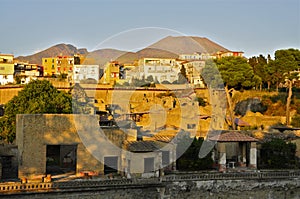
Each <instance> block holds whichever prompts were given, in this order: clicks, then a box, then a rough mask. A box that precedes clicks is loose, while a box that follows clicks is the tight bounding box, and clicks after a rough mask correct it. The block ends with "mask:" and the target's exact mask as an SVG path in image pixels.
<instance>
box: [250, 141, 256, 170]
mask: <svg viewBox="0 0 300 199" xmlns="http://www.w3.org/2000/svg"><path fill="white" fill-rule="evenodd" d="M256 153H257V152H256V142H251V146H250V165H249V167H250V168H254V169H256V168H257V164H256V162H257V157H256V156H257V154H256Z"/></svg>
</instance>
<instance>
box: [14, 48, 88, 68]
mask: <svg viewBox="0 0 300 199" xmlns="http://www.w3.org/2000/svg"><path fill="white" fill-rule="evenodd" d="M87 53H88V51H87V49H85V48H82V49H77V48H76V47H75V46H73V45H71V44H57V45H55V46H52V47H50V48H47V49H46V50H43V51H41V52H38V53H36V54H33V55H29V56H19V57H16V59H18V60H20V61H29V62H30V63H36V64H40V65H41V64H42V58H43V57H56V56H57V55H60V54H62V55H65V56H73V55H74V54H82V55H86V54H87Z"/></svg>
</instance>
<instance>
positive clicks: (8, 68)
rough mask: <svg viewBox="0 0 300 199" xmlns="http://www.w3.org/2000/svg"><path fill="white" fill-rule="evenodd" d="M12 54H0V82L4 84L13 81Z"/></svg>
mask: <svg viewBox="0 0 300 199" xmlns="http://www.w3.org/2000/svg"><path fill="white" fill-rule="evenodd" d="M13 60H14V56H13V55H10V54H0V84H1V85H5V84H8V83H13V82H14V62H13Z"/></svg>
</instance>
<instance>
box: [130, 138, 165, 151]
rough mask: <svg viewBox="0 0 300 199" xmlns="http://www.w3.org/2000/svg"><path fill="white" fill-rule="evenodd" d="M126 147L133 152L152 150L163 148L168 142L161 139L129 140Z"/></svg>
mask: <svg viewBox="0 0 300 199" xmlns="http://www.w3.org/2000/svg"><path fill="white" fill-rule="evenodd" d="M124 144H125V148H126V149H127V150H128V151H131V152H150V151H157V150H159V149H161V148H163V147H164V146H165V145H166V143H163V142H159V141H151V140H150V141H127V142H125V143H124Z"/></svg>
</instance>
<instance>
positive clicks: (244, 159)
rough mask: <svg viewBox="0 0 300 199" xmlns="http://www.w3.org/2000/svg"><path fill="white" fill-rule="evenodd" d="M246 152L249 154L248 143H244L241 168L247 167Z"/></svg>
mask: <svg viewBox="0 0 300 199" xmlns="http://www.w3.org/2000/svg"><path fill="white" fill-rule="evenodd" d="M246 152H247V142H242V158H241V161H242V162H241V166H242V167H246V162H247V159H246Z"/></svg>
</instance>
